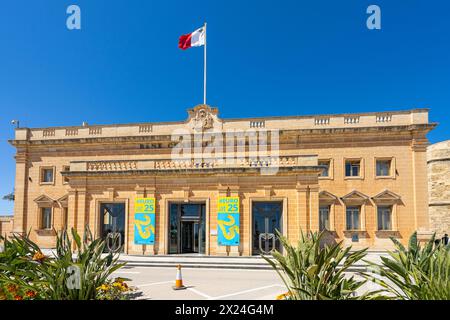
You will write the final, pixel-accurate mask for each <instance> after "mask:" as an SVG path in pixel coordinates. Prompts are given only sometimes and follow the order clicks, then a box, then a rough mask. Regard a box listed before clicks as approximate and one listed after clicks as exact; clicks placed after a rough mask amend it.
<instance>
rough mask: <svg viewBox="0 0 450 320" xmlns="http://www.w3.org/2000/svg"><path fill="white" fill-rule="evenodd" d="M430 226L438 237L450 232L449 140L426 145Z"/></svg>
mask: <svg viewBox="0 0 450 320" xmlns="http://www.w3.org/2000/svg"><path fill="white" fill-rule="evenodd" d="M427 160H428V194H429V215H430V227H431V229H432V230H433V231H435V232H436V235H437V236H438V237H442V236H443V235H444V234H445V233H450V140H447V141H443V142H439V143H436V144H433V145H431V146H429V147H428V151H427Z"/></svg>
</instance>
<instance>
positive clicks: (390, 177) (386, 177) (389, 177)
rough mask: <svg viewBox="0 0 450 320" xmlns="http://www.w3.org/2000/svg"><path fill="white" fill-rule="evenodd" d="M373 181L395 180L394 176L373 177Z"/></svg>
mask: <svg viewBox="0 0 450 320" xmlns="http://www.w3.org/2000/svg"><path fill="white" fill-rule="evenodd" d="M375 179H395V177H394V176H375Z"/></svg>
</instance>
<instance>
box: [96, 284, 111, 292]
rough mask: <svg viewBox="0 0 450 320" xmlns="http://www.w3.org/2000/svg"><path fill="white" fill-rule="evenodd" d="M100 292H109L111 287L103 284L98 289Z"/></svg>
mask: <svg viewBox="0 0 450 320" xmlns="http://www.w3.org/2000/svg"><path fill="white" fill-rule="evenodd" d="M97 290H98V291H100V290H102V291H108V290H109V285H107V284H102V285H101V286H100V287H98V288H97Z"/></svg>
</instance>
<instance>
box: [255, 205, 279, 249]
mask: <svg viewBox="0 0 450 320" xmlns="http://www.w3.org/2000/svg"><path fill="white" fill-rule="evenodd" d="M282 205H283V203H282V202H253V204H252V217H253V223H252V225H253V248H252V253H253V254H255V255H259V254H269V253H270V252H271V251H272V250H273V249H276V250H278V251H281V245H280V241H279V239H278V237H277V236H276V231H279V232H282V220H281V214H282Z"/></svg>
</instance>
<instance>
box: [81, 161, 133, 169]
mask: <svg viewBox="0 0 450 320" xmlns="http://www.w3.org/2000/svg"><path fill="white" fill-rule="evenodd" d="M86 170H87V171H129V170H137V161H132V160H123V161H121V160H118V161H89V162H87V166H86Z"/></svg>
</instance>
